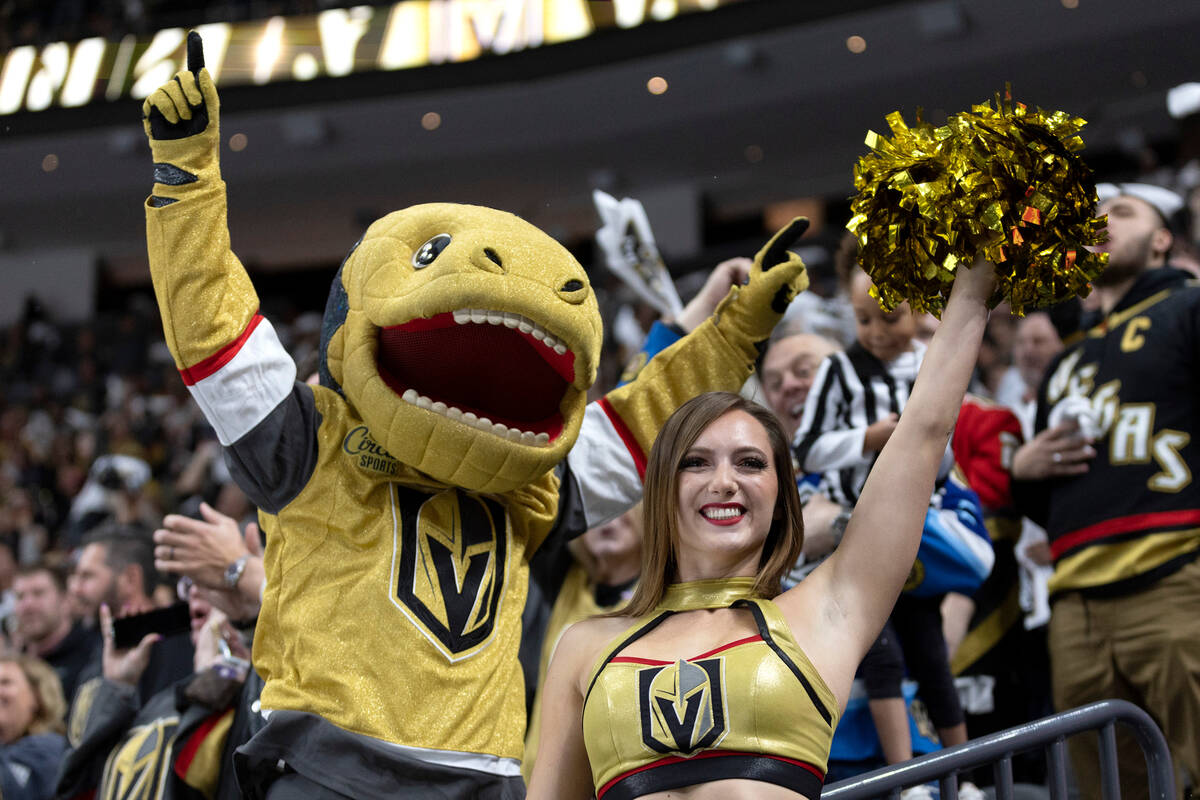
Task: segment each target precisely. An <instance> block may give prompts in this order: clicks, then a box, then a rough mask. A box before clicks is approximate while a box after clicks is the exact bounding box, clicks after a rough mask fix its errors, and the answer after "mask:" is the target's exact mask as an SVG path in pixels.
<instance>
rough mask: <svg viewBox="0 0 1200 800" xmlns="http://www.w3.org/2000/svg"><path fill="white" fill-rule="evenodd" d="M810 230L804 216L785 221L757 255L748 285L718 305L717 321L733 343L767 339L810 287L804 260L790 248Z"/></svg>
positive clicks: (733, 291) (753, 342)
mask: <svg viewBox="0 0 1200 800" xmlns="http://www.w3.org/2000/svg"><path fill="white" fill-rule="evenodd" d="M807 230H808V220H807V219H806V218H804V217H796V218H795V219H793V220H792V221H791V222H789V223H788V224H787V225H785V226H784V227H783V228H782V229H781V230H780V231H779V232H778V233H776V234H775V235H774V236H772V237H771V241H769V242H767V244H766V245H765V246H764V247H763V248H762V249H761V250H759V251H758V255H756V256H755V257H754V266H753V267H751V268H750V278H749V280H748V281H747V282H746V285H745V286H735V287H733V288H732V289H730V290H729V294H728V295H727V296H726V297H725V299H724V300H722V301H721V304H720V305H718V306H717V310H716V313H714V314H713V322H714V324H715V325H716V326H717V329H718V330H720V331H721V333H722V334H724V335H725V336H726V338H728V339H729V340H730V343H731V344H736V345H741V344H744V343H747V342H748V343H750V344H753V345H758V344H759V343H760V342H764V341H766V339H767V338H768V337H769V336H770V335H771V331H772V330H774V329H775V325H776V323H778V322H779V319H780V317H782V316H783V312H785V311H787V307H788V303H790V302H792V299H793V298H794V297H795V296H796V295H798V294H800V292H803V291H804V290H805V289H807V288H808V272H807V270H806V269H805V267H804V262H803V261H802V260H801V259H800V256H798V255H796V254H795V253H793V252H791V251H789V250H788V248H789V247H791V246H792V245H794V244H795V243H796V242H797V241H798V240H799V239H800V237H801V236H803V235H804V232H805V231H807Z"/></svg>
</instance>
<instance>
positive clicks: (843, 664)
mask: <svg viewBox="0 0 1200 800" xmlns="http://www.w3.org/2000/svg"><path fill="white" fill-rule="evenodd" d="M994 282H995V279H994V272H993V268H992V266H991V265H990V264H987V263H986V262H978V263H976V265H975V266H974V267H972V268H971V269H970V270H966V269H963V270H960V271H959V275H958V277H957V279H956V280H955V283H954V288H953V290H952V292H951V295H950V300H949V303H948V304H947V306H946V310H945V312H944V313H943V315H942V324H941V325H940V326H939V327H938V330H937V333H936V334H934V337H933V341H932V342H931V343H930V345H929V350H928V352H927V353H926V355H925V360H924V362H923V363H922V365H921V370H920V373H919V374H918V376H917V380H916V383H915V384H914V386H913V390H912V394H911V395H910V396H909V400H908V404H907V406H906V407H905V409H904V412H903V413H902V414H901V416H900V422H899V424H897V426H896V430H895V432H894V433H893V434H892V436H891V438H890V439H889V440H888V443H887V445H886V446H885V447H884V448H883V451H882V452H881V453H880V455H879V459H878V460H877V461H876V462H875V467H874V469H872V470H871V474H870V476H869V477H868V478H867V482H866V484H865V486H864V487H863V491H862V494H861V495H860V497H859V501H858V505H857V506H856V507H855V509H854V512H853V515H852V516H851V518H850V522H849V524H848V525H847V526H846V533H845V536H844V538H843V539H842V543H841V545H840V546H839V547H838V549H837V550H836V551H835V552H834V554H833V555H832V556H830V557H829V559H828V560H827V561H826V562H825V563H824V564H822V565H821V566H820V567H818V568H817V569H816V570H814V571H813V574H812V575H811V576H810V577H809V578H808V579H806V580H805V581H803V582H802V583H801V584H800V585H799V586H797V587H796V588H795V589H792V590H791V591H789V592H788V593H787V594H786V595H784V596H783V598H781V601H780V605H781V608H783V610H784V613H785V614H787V616H788V619H789V621H793V620H794V625H793V628H794V630H796V633H797V638H798V639H800V640H801V646H805V645H806V644H807V645H808V647H807V650H808V652H809V656H810V658H812V659H813V661H814V662H815V664H816V666H817V668H818V670H820V671H821V674H822V675H823V676H826V677H827V678H833V681H832V682H833V683H836V684H838V685H834V686H831V688H832V689H833V690H834V692H835V693H837V694H838V696H839V698H841V699H842V701H843V702H844V701H845V698H846V697H847V694H848V692H849V687H850V681H851V679H852V677H853V675H854V670H855V668H856V667H857V665H858V662H859V661H860V660H861V658H862V656H863V654H864V653H866V651H867V648H868V647H869V646H870V644H871V642H872V641H873V640H874V639H875V637H876V635H878V633H879V631H880V629H881V628H882V627H883V623H884V622H885V621H886V620H887V617H888V615H889V614H890V613H891V610H892V606H893V605H894V604H895V602H896V598H897V597H898V596H899V594H900V589H901V587H902V586H903V585H904V581H905V579H906V578H907V576H908V574H909V571H910V570H911V569H912V565H913V561H914V560H915V558H916V555H917V546H918V545H919V544H920V541H921V530H922V525H923V521H924V519H925V512H926V510H927V509H928V507H929V498H930V494H931V493H932V491H933V484H934V479H935V478H936V477H937V470H938V465H939V464H940V463H941V460H942V455H943V453H944V452H945V449H946V441H947V439H948V438H949V436H950V434H951V432H952V431H953V430H954V422H955V419H956V417H957V415H958V410H959V407H960V406H961V405H962V400H963V396H964V394H965V393H966V389H967V383H968V382H969V380H970V377H971V373H972V371H973V370H974V368H975V362H976V358H977V356H978V353H979V344H980V342H981V341H982V339H983V331H984V328H985V327H986V325H987V317H988V311H987V300H988V298H989V297H990V296H991V293H992V288H993V285H994Z"/></svg>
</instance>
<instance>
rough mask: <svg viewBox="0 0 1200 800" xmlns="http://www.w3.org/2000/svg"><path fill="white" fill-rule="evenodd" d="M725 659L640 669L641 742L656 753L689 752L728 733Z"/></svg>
mask: <svg viewBox="0 0 1200 800" xmlns="http://www.w3.org/2000/svg"><path fill="white" fill-rule="evenodd" d="M724 673H725V659H724V658H705V659H701V660H699V661H676V662H675V663H674V664H666V665H663V666H661V667H647V668H646V669H640V670H638V673H637V678H638V705H639V709H638V711H639V716H640V717H641V721H642V743H643V744H645V745H646V747H648V748H650V749H651V750H653V751H654V752H656V753H678V754H680V755H684V756H689V755H692V754H693V753H695V752H696V751H698V750H704V749H708V748H711V747H714V746H716V745H717V744H718V743H720V741H721V740H722V739H724V738H725V733H726V724H725V681H724V677H725V676H724Z"/></svg>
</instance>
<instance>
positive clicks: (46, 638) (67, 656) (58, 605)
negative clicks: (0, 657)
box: [13, 562, 99, 701]
mask: <svg viewBox="0 0 1200 800" xmlns="http://www.w3.org/2000/svg"><path fill="white" fill-rule="evenodd" d="M14 590H15V592H16V596H17V611H16V623H17V624H16V628H15V630H14V631H13V639H14V644H16V645H17V646H18V647H19V648H20V649H21V651H22V652H24V653H26V654H27V655H31V656H36V657H38V658H40V659H42V660H43V661H45V662H46V663H47V664H49V665H50V666H51V667H53V668H54V671H55V672H56V673H57V674H58V679H59V681H60V682H61V684H62V689H63V695H64V696H65V697H66V698H67V700H68V701H70V700H71V698H73V697H74V696H75V690H76V689H77V688H78V686H79V676H80V675H81V674H82V673H83V671H84V670H85V669H87V668H88V666H89V664H90V663H91V662H92V660H93V658H94V655H95V652H96V648H97V646H98V645H99V637H98V636H97V634H96V632H95V631H94V630H92V629H90V628H88V627H87V626H85V625H84V624H83V623H82V622H79V621H77V620H76V619H74V618H73V617H72V615H71V604H70V601H69V599H68V598H67V584H66V579H65V577H64V576H63V573H62V572H61V571H60V570H58V569H55V568H54V567H51V566H50V565H49V564H47V563H45V562H39V563H37V564H33V565H31V566H27V567H22V568H21V569H20V571H19V572H18V573H17V577H16V579H15V581H14Z"/></svg>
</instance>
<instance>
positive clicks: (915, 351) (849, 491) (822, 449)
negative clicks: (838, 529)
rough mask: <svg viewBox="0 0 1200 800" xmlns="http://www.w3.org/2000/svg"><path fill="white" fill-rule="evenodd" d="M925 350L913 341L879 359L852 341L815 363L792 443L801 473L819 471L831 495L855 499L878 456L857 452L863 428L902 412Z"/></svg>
mask: <svg viewBox="0 0 1200 800" xmlns="http://www.w3.org/2000/svg"><path fill="white" fill-rule="evenodd" d="M925 349H926V348H925V344H924V343H923V342H921V341H919V340H913V343H912V349H911V350H909V351H908V352H906V353H902V354H901V355H900V356H898V357H897V358H895V359H893V360H892V361H890V362H888V363H886V364H885V363H884V362H882V361H880V360H879V359H878V358H876V357H875V356H873V355H871V354H870V353H868V352H867V351H866V350H865V349H864V348H863V346H862V345H861V344H859V343H858V342H855V343H854V344H852V345H851V346H850V347H849V348H848V349H847V350H846V351H845V352H840V353H834V354H833V355H831V356H829V357H828V358H826V359H825V360H824V361H823V362H822V363H821V366H820V367H819V368H818V370H817V375H816V378H815V379H814V381H813V387H812V389H811V390H810V391H809V393H808V400H807V402H806V403H805V406H804V416H803V417H802V418H801V420H800V427H799V428H798V429H797V430H796V438H795V440H794V442H793V447H794V449H795V455H796V461H797V463H799V464H800V466H801V468H802V470H803V471H804V472H819V473H822V474H823V479H822V482H821V483H822V487H821V488H822V491H824V492H825V493H826V494H827V495H829V498H830V499H831V500H834V501H835V502H838V503H841V504H842V505H844V506H847V507H853V506H854V504H855V503H856V502H857V501H858V495H859V492H861V491H862V487H863V483H864V482H865V481H866V480H867V474H868V473H869V472H870V471H871V466H872V465H873V464H874V463H875V458H876V456H877V455H878V453H874V452H871V453H866V454H864V453H863V440H864V438H865V436H866V433H867V427H868V426H870V425H871V424H872V423H873V422H876V421H878V420H880V419H882V418H883V417H886V416H887V415H888V414H899V413H900V412H901V411H903V409H904V406H905V404H906V403H907V402H908V395H909V392H910V391H912V385H913V381H915V380H916V377H917V370H918V369H919V368H920V366H921V360H922V359H923V358H924V357H925Z"/></svg>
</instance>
